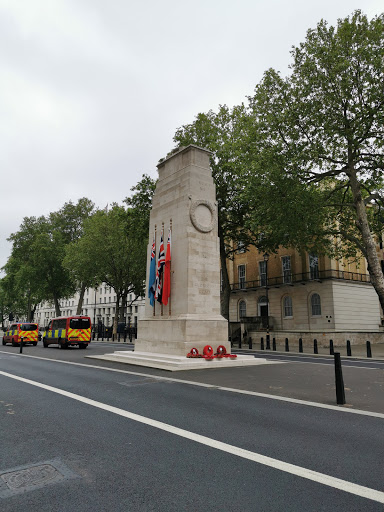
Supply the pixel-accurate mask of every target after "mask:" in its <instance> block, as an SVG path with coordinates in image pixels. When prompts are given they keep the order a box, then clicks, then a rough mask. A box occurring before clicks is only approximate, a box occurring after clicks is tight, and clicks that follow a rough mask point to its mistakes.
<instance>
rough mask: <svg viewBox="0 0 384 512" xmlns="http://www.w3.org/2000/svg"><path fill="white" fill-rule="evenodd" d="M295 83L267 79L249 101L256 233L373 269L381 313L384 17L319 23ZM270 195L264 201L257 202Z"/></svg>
mask: <svg viewBox="0 0 384 512" xmlns="http://www.w3.org/2000/svg"><path fill="white" fill-rule="evenodd" d="M292 57H293V63H292V64H291V66H290V68H291V74H290V76H288V77H286V78H282V77H281V76H280V75H279V74H278V73H277V72H276V71H274V70H272V69H270V70H268V71H267V72H266V73H265V75H264V78H263V80H262V81H261V83H260V84H259V85H258V86H257V87H256V89H255V94H254V96H253V97H252V98H250V116H251V118H252V119H253V123H252V125H253V127H252V130H253V133H257V141H258V148H257V152H255V151H254V149H255V148H253V149H252V148H251V152H253V156H252V155H250V165H251V166H252V169H253V179H252V182H251V184H250V187H249V189H248V191H249V194H248V196H251V197H252V196H253V197H255V196H256V197H257V202H258V203H257V205H255V208H253V209H251V210H250V213H251V222H250V223H249V224H248V225H249V226H250V227H251V228H252V227H254V226H258V227H259V226H260V224H261V223H262V224H264V229H265V231H267V232H273V233H276V232H277V231H276V229H279V230H280V236H281V243H282V244H284V235H285V236H286V239H287V243H292V244H293V245H298V244H302V245H305V246H307V247H308V246H311V244H317V245H318V246H322V247H323V249H324V250H325V251H326V252H328V253H329V254H330V255H333V256H340V254H346V255H347V256H352V255H356V254H357V252H358V251H360V252H361V253H362V254H363V255H364V256H365V258H366V259H367V261H368V269H369V273H370V277H371V281H372V284H373V286H374V288H375V290H376V292H377V294H378V296H379V299H380V302H381V306H382V308H383V309H384V278H383V273H382V271H381V268H380V264H379V260H378V257H377V253H376V243H375V237H374V235H375V233H376V234H378V235H379V234H380V233H381V232H382V228H383V214H382V209H383V207H384V202H383V197H384V196H383V170H384V158H383V143H384V88H383V83H384V15H381V16H376V17H375V18H373V19H372V20H371V21H368V19H367V17H366V16H365V15H363V14H362V13H361V12H360V11H356V12H354V13H353V14H352V15H351V16H350V17H348V18H345V19H341V20H339V21H338V24H337V27H332V26H328V24H327V23H326V22H325V21H321V22H320V23H319V24H318V25H317V28H316V29H314V30H309V31H308V33H307V38H306V41H305V42H304V43H302V44H300V45H299V46H298V47H297V48H294V49H293V50H292ZM261 190H263V191H264V194H260V191H261Z"/></svg>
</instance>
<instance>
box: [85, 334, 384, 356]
mask: <svg viewBox="0 0 384 512" xmlns="http://www.w3.org/2000/svg"><path fill="white" fill-rule="evenodd" d="M383 338H384V334H383ZM101 341H102V340H101V338H100V339H99V340H96V339H95V340H93V341H92V343H95V342H96V343H97V342H101ZM106 341H108V343H113V344H115V345H116V346H124V345H128V346H129V345H130V343H129V340H128V338H127V342H124V339H123V337H121V339H120V341H117V340H115V341H112V340H107V339H106V338H105V339H104V342H106ZM232 349H233V350H234V351H238V350H239V345H238V344H237V343H235V344H234V345H233V347H232ZM241 349H244V350H246V351H247V352H249V351H252V352H258V353H260V351H261V343H260V342H255V341H253V343H252V349H249V345H248V343H242V345H241ZM264 350H265V340H264ZM268 352H273V351H272V339H271V350H265V353H268ZM276 352H280V353H286V350H285V345H282V344H277V345H276ZM289 352H290V353H292V354H300V352H299V345H298V342H297V343H290V344H289ZM334 352H340V355H341V356H342V357H347V347H346V345H343V346H335V347H334ZM303 354H304V355H312V356H315V357H316V354H314V351H313V347H308V346H305V347H304V348H303ZM318 355H319V356H325V355H330V350H329V347H320V346H319V347H318ZM371 355H372V359H378V360H381V359H383V360H384V340H383V342H382V343H375V344H373V343H371ZM354 357H356V358H359V359H361V358H367V345H366V344H364V345H352V346H351V356H348V358H351V359H353V358H354Z"/></svg>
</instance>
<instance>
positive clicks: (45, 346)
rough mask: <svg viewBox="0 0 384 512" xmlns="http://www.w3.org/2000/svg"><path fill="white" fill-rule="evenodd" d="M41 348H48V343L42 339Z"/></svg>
mask: <svg viewBox="0 0 384 512" xmlns="http://www.w3.org/2000/svg"><path fill="white" fill-rule="evenodd" d="M43 347H44V348H47V347H48V343H47V342H46V341H45V338H43Z"/></svg>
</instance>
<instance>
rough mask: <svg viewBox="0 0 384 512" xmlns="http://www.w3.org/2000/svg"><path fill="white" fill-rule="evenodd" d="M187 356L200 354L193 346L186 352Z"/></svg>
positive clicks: (198, 355)
mask: <svg viewBox="0 0 384 512" xmlns="http://www.w3.org/2000/svg"><path fill="white" fill-rule="evenodd" d="M187 357H201V355H200V354H199V351H198V350H197V348H195V347H193V348H192V349H191V351H190V352H189V353H188V354H187Z"/></svg>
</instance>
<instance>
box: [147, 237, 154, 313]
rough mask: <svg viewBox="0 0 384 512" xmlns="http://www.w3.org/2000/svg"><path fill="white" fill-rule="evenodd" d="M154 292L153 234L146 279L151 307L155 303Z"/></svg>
mask: <svg viewBox="0 0 384 512" xmlns="http://www.w3.org/2000/svg"><path fill="white" fill-rule="evenodd" d="M155 292H156V242H155V235H153V242H152V250H151V263H150V265H149V281H148V297H149V303H150V304H151V306H152V307H153V306H154V304H155Z"/></svg>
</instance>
